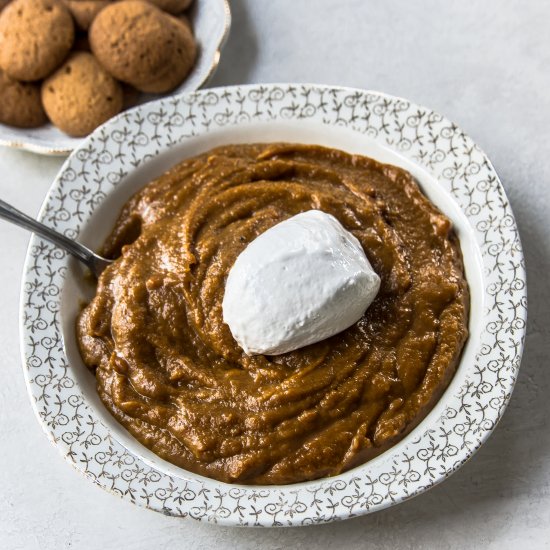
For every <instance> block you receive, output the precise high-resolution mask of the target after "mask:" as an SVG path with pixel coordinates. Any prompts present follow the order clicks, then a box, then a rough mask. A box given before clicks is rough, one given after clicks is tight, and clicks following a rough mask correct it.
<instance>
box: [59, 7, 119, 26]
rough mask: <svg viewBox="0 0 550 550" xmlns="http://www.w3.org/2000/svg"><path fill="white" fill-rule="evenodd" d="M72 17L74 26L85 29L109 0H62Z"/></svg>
mask: <svg viewBox="0 0 550 550" xmlns="http://www.w3.org/2000/svg"><path fill="white" fill-rule="evenodd" d="M63 2H64V4H65V5H66V6H67V7H68V8H69V11H70V12H71V15H72V16H73V17H74V20H75V23H76V26H77V27H78V28H79V29H80V30H83V31H87V30H88V28H89V27H90V25H91V24H92V21H93V20H94V19H95V17H96V15H97V14H98V13H99V12H100V11H101V10H102V9H103V8H104V7H105V6H107V5H109V4H110V0H63Z"/></svg>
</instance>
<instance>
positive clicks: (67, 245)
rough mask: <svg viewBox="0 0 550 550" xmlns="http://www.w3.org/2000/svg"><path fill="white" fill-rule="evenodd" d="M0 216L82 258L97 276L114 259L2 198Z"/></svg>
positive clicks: (77, 257)
mask: <svg viewBox="0 0 550 550" xmlns="http://www.w3.org/2000/svg"><path fill="white" fill-rule="evenodd" d="M0 218H3V219H5V220H7V221H9V222H11V223H14V224H15V225H19V226H20V227H23V228H25V229H28V230H29V231H33V232H34V233H36V234H37V235H40V236H41V237H44V239H47V240H48V241H50V242H52V243H53V244H55V245H57V246H59V247H60V248H63V249H64V250H66V251H67V252H68V253H69V254H72V255H73V256H74V257H75V258H76V259H77V260H80V261H81V262H82V263H84V264H86V265H87V266H88V268H89V269H90V271H91V272H92V273H93V274H94V275H95V276H96V277H99V275H100V274H101V272H102V271H103V270H104V269H105V268H106V267H107V266H108V265H110V264H111V263H113V260H108V259H107V258H103V257H102V256H99V255H98V254H96V253H95V252H93V251H91V250H90V249H89V248H86V247H85V246H84V245H82V244H80V243H77V242H76V241H73V240H72V239H69V238H68V237H65V235H61V233H58V232H57V231H54V230H53V229H51V228H49V227H47V226H45V225H43V224H41V223H40V222H37V221H36V220H33V219H32V218H30V217H29V216H27V215H26V214H23V212H20V211H19V210H17V209H16V208H14V207H13V206H11V205H9V204H8V203H7V202H4V201H3V200H2V199H0Z"/></svg>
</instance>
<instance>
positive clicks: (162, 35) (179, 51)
mask: <svg viewBox="0 0 550 550" xmlns="http://www.w3.org/2000/svg"><path fill="white" fill-rule="evenodd" d="M90 45H91V47H92V52H93V53H94V55H95V56H96V57H97V59H98V60H99V62H100V63H101V64H102V65H103V66H104V67H105V68H106V69H107V70H108V71H109V72H110V73H111V74H112V75H113V76H115V77H116V78H118V79H119V80H122V81H124V82H127V83H128V84H132V86H134V87H136V88H137V89H138V90H141V91H142V92H152V93H163V92H169V91H170V90H173V89H174V88H175V87H176V86H177V85H178V84H180V83H181V82H182V80H183V79H184V78H185V77H186V76H187V74H188V73H189V71H190V70H191V67H192V66H193V63H194V62H195V57H196V45H195V40H194V38H193V35H192V34H191V31H190V30H189V28H188V27H187V26H186V25H185V24H184V23H182V22H181V21H179V20H178V19H176V18H175V17H172V16H171V15H168V14H166V13H164V12H163V11H161V10H159V9H158V8H156V7H155V6H153V5H151V4H149V3H147V2H143V1H141V0H123V1H121V2H116V3H113V4H111V5H109V6H107V7H106V8H105V9H103V10H102V11H101V12H100V13H99V15H98V16H97V17H96V18H95V19H94V22H93V23H92V26H91V27H90Z"/></svg>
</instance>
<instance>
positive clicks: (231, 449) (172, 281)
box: [77, 143, 469, 484]
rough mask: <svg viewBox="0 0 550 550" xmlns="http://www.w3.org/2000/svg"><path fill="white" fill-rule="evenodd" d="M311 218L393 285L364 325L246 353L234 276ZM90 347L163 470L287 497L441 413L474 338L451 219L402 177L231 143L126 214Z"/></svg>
mask: <svg viewBox="0 0 550 550" xmlns="http://www.w3.org/2000/svg"><path fill="white" fill-rule="evenodd" d="M311 209H317V210H322V211H323V212H326V213H329V214H332V215H333V216H335V217H336V218H337V219H338V220H339V221H340V223H341V224H342V225H343V226H344V227H345V228H346V229H347V230H348V231H350V232H351V233H352V234H353V235H355V236H356V237H357V239H359V241H360V243H361V245H362V247H363V249H364V250H365V253H366V254H367V257H368V259H369V261H370V263H371V264H372V266H373V268H374V270H375V271H376V272H377V273H378V275H379V276H380V277H381V287H380V291H379V293H378V296H377V297H376V299H375V301H374V302H373V303H372V305H371V306H370V307H369V309H368V310H367V311H366V313H365V315H364V316H363V317H362V318H361V319H360V320H359V321H358V322H357V323H356V324H355V325H353V326H351V327H350V328H348V329H346V330H345V331H344V332H341V333H340V334H337V335H335V336H333V337H331V338H329V339H327V340H323V341H321V342H319V343H317V344H312V345H310V346H307V347H304V348H301V349H298V350H296V351H293V352H289V353H286V354H283V355H279V356H264V355H255V356H248V355H246V354H245V353H244V352H243V351H242V350H241V349H240V348H239V346H238V345H237V343H236V342H235V341H234V339H233V337H232V336H231V332H230V331H229V327H228V326H227V325H225V324H224V323H223V320H222V306H221V305H222V300H223V296H224V287H225V280H226V277H227V273H228V272H229V270H230V268H231V266H232V265H233V263H234V262H235V260H236V258H237V256H238V255H239V254H240V253H241V252H242V250H243V249H244V248H245V247H246V246H247V244H248V243H249V242H251V241H252V240H253V239H255V238H256V237H257V236H258V235H259V234H261V233H262V232H264V231H266V230H267V229H268V228H270V227H272V226H273V225H275V224H277V223H279V222H281V221H283V220H285V219H287V218H289V217H291V216H294V215H296V214H298V213H300V212H304V211H307V210H311ZM103 253H104V254H105V255H107V256H109V257H111V258H118V259H117V261H116V262H114V263H113V264H112V265H111V266H110V267H109V268H107V270H106V271H104V272H103V274H102V275H101V277H100V278H99V281H98V285H97V293H96V296H95V298H94V299H93V300H92V302H91V303H90V304H89V305H88V306H87V307H86V308H85V309H84V310H83V311H82V313H81V314H80V316H79V319H78V322H77V336H78V342H79V345H80V350H81V354H82V357H83V359H84V362H85V363H86V365H87V366H88V367H90V368H91V369H92V370H94V371H95V375H96V378H97V387H98V392H99V395H100V397H101V399H102V400H103V402H104V404H105V406H106V407H107V408H108V410H109V411H110V412H111V414H113V416H114V417H115V418H116V419H117V420H118V421H119V422H120V423H121V424H122V425H123V426H124V427H125V428H126V429H127V430H128V431H129V432H130V433H131V434H132V435H133V436H134V437H135V438H136V439H138V440H139V441H140V442H141V443H143V444H144V445H145V446H146V447H148V448H150V449H151V450H152V451H153V452H155V453H156V454H157V455H159V456H160V457H162V458H164V459H166V460H168V461H170V462H172V463H173V464H176V465H178V466H181V467H182V468H185V469H186V470H190V471H192V472H195V473H198V474H202V475H205V476H208V477H212V478H215V479H218V480H221V481H226V482H238V483H247V484H287V483H296V482H299V481H304V480H310V479H316V478H319V477H323V476H330V475H336V474H338V473H340V472H342V471H343V470H347V469H349V468H352V467H354V466H357V465H358V464H361V463H363V462H365V461H366V460H369V459H371V458H372V457H374V456H376V455H378V454H380V453H381V452H383V451H384V450H386V449H387V448H388V447H390V446H391V445H393V444H395V443H396V442H397V441H399V440H400V439H401V438H402V437H403V436H404V435H406V434H407V433H408V432H409V431H410V430H411V429H412V428H413V427H414V426H415V425H417V424H418V423H419V422H420V420H422V418H424V416H425V415H426V414H427V413H428V412H429V410H430V409H431V407H432V406H433V405H434V404H435V402H436V401H437V400H438V399H439V397H440V396H441V394H442V392H443V391H444V390H445V388H446V386H447V384H448V383H449V381H450V379H451V378H452V376H453V374H454V372H455V370H456V366H457V364H458V361H459V358H460V353H461V350H462V348H463V345H464V342H465V340H466V338H467V321H468V303H469V296H468V287H467V283H466V281H465V278H464V271H463V265H462V257H461V253H460V248H459V244H458V240H457V238H456V235H455V233H454V231H453V229H452V227H451V223H450V222H449V220H448V219H447V218H446V217H445V216H444V215H443V214H441V213H440V212H439V211H438V210H437V208H436V207H435V206H434V205H433V204H431V203H430V202H429V201H428V200H427V199H426V197H425V196H424V195H423V194H422V193H421V191H420V190H419V188H418V186H417V184H416V182H415V181H414V179H413V178H412V176H411V175H410V174H409V173H408V172H406V171H404V170H402V169H400V168H397V167H395V166H390V165H384V164H380V163H378V162H376V161H374V160H372V159H369V158H366V157H361V156H357V155H349V154H347V153H344V152H341V151H337V150H334V149H327V148H323V147H318V146H305V145H293V144H286V143H276V144H254V145H229V146H226V147H220V148H218V149H214V150H212V151H209V152H208V153H205V154H203V155H200V156H197V157H194V158H191V159H188V160H185V161H183V162H182V163H180V164H178V165H177V166H175V167H174V168H172V169H171V170H169V171H168V172H166V173H165V174H164V175H162V176H161V177H160V178H158V179H156V180H155V181H153V182H151V183H150V184H148V185H147V186H145V188H143V189H142V190H141V191H140V192H139V193H137V194H136V195H135V196H134V197H132V198H131V199H130V201H129V202H128V203H127V204H126V206H125V207H124V208H123V210H122V212H121V214H120V217H119V219H118V221H117V222H116V225H115V227H114V229H113V232H112V234H111V236H110V237H109V238H108V239H107V241H106V243H105V245H104V248H103Z"/></svg>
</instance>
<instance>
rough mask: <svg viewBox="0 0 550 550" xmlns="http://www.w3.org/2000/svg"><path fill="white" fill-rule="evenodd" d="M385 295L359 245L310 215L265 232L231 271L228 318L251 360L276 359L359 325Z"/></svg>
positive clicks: (333, 222)
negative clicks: (254, 357)
mask: <svg viewBox="0 0 550 550" xmlns="http://www.w3.org/2000/svg"><path fill="white" fill-rule="evenodd" d="M379 288H380V277H379V276H378V275H377V274H376V273H375V271H374V270H373V269H372V266H371V265H370V263H369V261H368V259H367V257H366V256H365V252H364V250H363V248H362V247H361V244H360V242H359V241H358V240H357V238H356V237H354V236H353V235H352V234H351V233H350V232H349V231H347V230H346V229H344V227H342V225H341V224H340V222H339V221H338V220H337V219H336V218H335V217H334V216H331V215H330V214H326V213H324V212H321V211H319V210H309V211H308V212H304V213H302V214H298V215H296V216H293V217H292V218H289V219H287V220H285V221H283V222H281V223H279V224H277V225H275V226H273V227H271V228H270V229H268V230H267V231H265V232H264V233H262V234H261V235H259V236H258V237H257V238H256V239H254V240H253V241H252V242H251V243H250V244H249V245H248V246H247V247H246V248H245V249H244V250H243V251H242V252H241V254H240V255H239V256H238V258H237V260H236V261H235V263H234V264H233V267H232V268H231V270H230V271H229V275H228V277H227V282H226V285H225V294H224V298H223V303H222V308H223V319H224V321H225V323H227V324H228V325H229V329H230V330H231V334H232V335H233V337H234V338H235V340H236V341H237V342H238V344H239V345H240V346H241V347H242V348H243V350H244V351H245V352H246V353H247V354H249V355H254V354H265V355H278V354H281V353H286V352H289V351H292V350H295V349H298V348H301V347H303V346H307V345H308V344H313V343H315V342H319V341H321V340H324V339H325V338H328V337H329V336H332V335H334V334H337V333H339V332H341V331H343V330H345V329H346V328H348V327H350V326H351V325H353V324H354V323H356V322H357V321H358V320H359V319H360V318H361V316H362V315H363V314H364V312H365V310H366V309H367V308H368V307H369V305H370V304H371V303H372V301H373V300H374V298H375V297H376V294H377V293H378V290H379Z"/></svg>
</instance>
